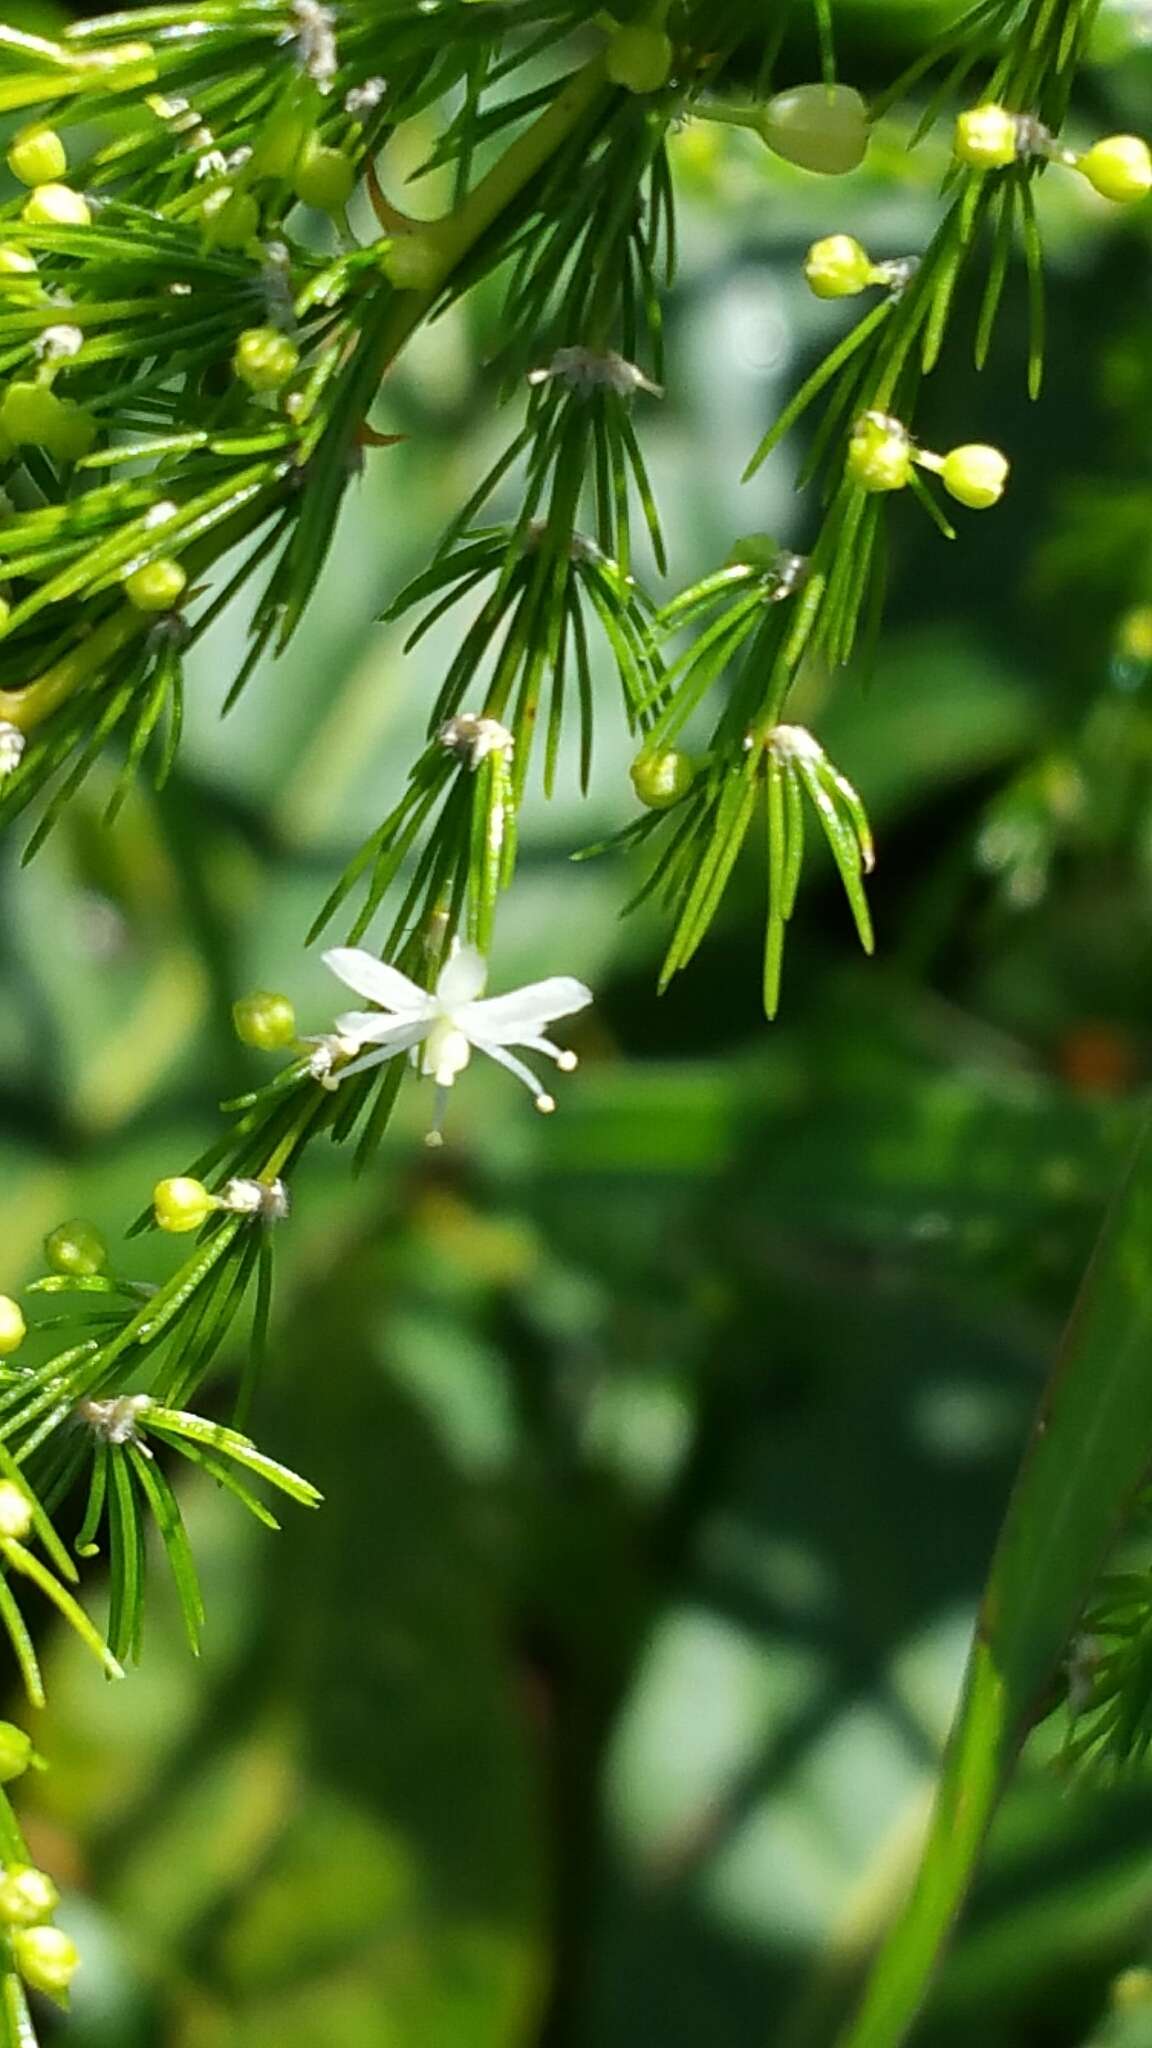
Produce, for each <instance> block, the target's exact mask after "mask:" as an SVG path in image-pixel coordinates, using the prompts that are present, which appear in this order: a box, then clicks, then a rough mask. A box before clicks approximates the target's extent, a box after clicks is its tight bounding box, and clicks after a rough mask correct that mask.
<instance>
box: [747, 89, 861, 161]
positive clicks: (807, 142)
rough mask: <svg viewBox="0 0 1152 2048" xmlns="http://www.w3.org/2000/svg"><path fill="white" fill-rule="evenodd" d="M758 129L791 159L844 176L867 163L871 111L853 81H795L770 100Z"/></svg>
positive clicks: (770, 143)
mask: <svg viewBox="0 0 1152 2048" xmlns="http://www.w3.org/2000/svg"><path fill="white" fill-rule="evenodd" d="M760 133H761V135H762V136H763V137H764V140H765V142H766V143H767V144H768V147H769V149H774V150H775V152H776V154H777V156H782V157H783V158H784V159H785V161H786V162H787V163H790V164H798V165H799V167H800V169H801V170H802V171H821V172H823V173H824V175H825V176H827V177H840V176H842V175H843V174H844V172H845V171H854V170H855V169H856V168H857V165H859V164H862V163H863V161H864V155H865V152H866V150H867V148H868V109H867V107H866V106H865V104H864V102H863V100H862V99H861V97H860V94H859V93H858V92H856V91H855V90H854V88H853V87H852V86H850V85H794V86H793V87H792V89H791V91H790V92H778V93H777V94H776V95H775V97H774V98H773V99H770V100H769V101H768V104H767V105H766V107H765V108H764V112H763V114H762V116H761V119H760Z"/></svg>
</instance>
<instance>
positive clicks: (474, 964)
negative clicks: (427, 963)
mask: <svg viewBox="0 0 1152 2048" xmlns="http://www.w3.org/2000/svg"><path fill="white" fill-rule="evenodd" d="M487 979H488V962H487V961H486V960H485V958H484V955H483V953H479V952H477V950H476V948H475V946H460V947H459V948H458V949H457V951H456V952H455V953H453V954H452V956H451V958H450V959H449V960H446V961H445V963H444V966H443V967H442V968H441V970H440V979H439V981H438V982H437V983H436V1000H437V1002H438V1003H441V1004H442V1005H443V1007H444V1009H446V1010H454V1009H456V1008H457V1006H458V1005H459V1004H460V1003H470V1002H471V1001H472V998H473V996H478V995H479V994H480V992H481V990H482V989H483V987H484V983H485V982H486V981H487Z"/></svg>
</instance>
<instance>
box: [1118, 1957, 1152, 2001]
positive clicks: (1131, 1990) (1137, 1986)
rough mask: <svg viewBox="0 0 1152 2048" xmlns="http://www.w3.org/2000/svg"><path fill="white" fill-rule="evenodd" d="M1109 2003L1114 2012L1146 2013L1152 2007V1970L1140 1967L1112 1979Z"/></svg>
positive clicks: (1137, 1966)
mask: <svg viewBox="0 0 1152 2048" xmlns="http://www.w3.org/2000/svg"><path fill="white" fill-rule="evenodd" d="M1108 2001H1109V2004H1110V2005H1111V2007H1112V2010H1113V2012H1146V2011H1147V2010H1148V2007H1149V2006H1152V1970H1149V1969H1147V1968H1143V1967H1141V1966H1139V1965H1136V1966H1134V1967H1133V1968H1132V1969H1130V1970H1121V1972H1120V1975H1119V1976H1118V1977H1114V1978H1113V1979H1112V1983H1111V1987H1110V1989H1109V1993H1108Z"/></svg>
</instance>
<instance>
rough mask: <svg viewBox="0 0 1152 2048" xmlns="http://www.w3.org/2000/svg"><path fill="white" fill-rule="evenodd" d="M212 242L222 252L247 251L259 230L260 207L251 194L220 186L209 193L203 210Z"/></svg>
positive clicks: (227, 186) (228, 186)
mask: <svg viewBox="0 0 1152 2048" xmlns="http://www.w3.org/2000/svg"><path fill="white" fill-rule="evenodd" d="M201 214H202V216H203V219H204V222H205V224H206V226H207V228H208V234H209V240H210V241H212V242H214V243H215V244H216V246H217V247H218V248H220V249H246V248H247V247H248V244H249V242H251V241H253V240H254V239H255V236H256V234H257V232H258V230H259V227H260V208H259V206H258V205H257V203H256V201H255V199H254V198H253V197H252V194H251V192H236V191H234V190H233V189H232V187H231V186H230V185H221V186H219V187H218V188H217V190H216V191H215V192H209V193H208V195H207V197H206V199H205V201H204V204H203V206H202V208H201Z"/></svg>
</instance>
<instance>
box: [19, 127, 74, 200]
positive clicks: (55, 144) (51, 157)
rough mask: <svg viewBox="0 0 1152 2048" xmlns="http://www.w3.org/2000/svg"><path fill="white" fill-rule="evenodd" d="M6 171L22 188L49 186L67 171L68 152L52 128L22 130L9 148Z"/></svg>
mask: <svg viewBox="0 0 1152 2048" xmlns="http://www.w3.org/2000/svg"><path fill="white" fill-rule="evenodd" d="M8 169H9V170H10V171H11V173H12V176H13V177H14V178H18V179H19V180H20V183H21V184H22V185H50V184H52V183H53V181H54V180H55V179H57V178H62V177H63V176H64V173H65V171H66V170H67V169H68V152H67V150H66V149H65V147H64V144H63V142H62V141H61V140H60V137H59V136H58V135H57V133H56V130H55V129H54V128H47V127H45V126H44V125H43V124H42V123H41V124H38V125H33V126H32V127H31V128H22V129H21V130H20V133H19V135H18V136H17V137H16V139H15V141H14V142H13V143H12V144H11V146H10V148H9V151H8Z"/></svg>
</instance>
